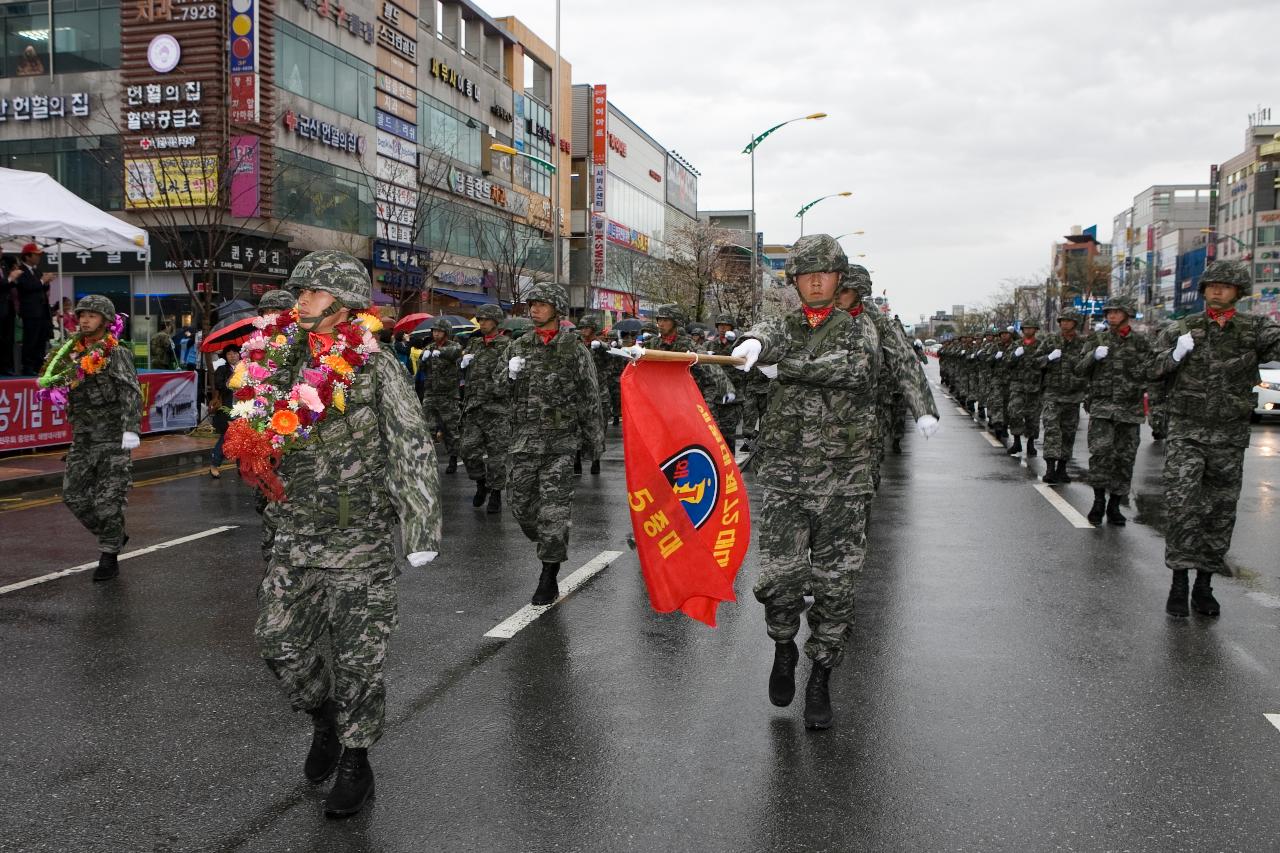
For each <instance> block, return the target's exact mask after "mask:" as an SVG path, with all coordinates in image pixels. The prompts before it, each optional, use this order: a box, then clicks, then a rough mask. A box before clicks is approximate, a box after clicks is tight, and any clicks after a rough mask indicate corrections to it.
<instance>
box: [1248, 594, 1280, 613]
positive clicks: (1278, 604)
mask: <svg viewBox="0 0 1280 853" xmlns="http://www.w3.org/2000/svg"><path fill="white" fill-rule="evenodd" d="M1245 597H1246V598H1251V599H1253V601H1254V602H1255V603H1257V604H1261V605H1262V606H1263V607H1269V608H1271V609H1272V610H1280V597H1277V596H1274V595H1272V594H1271V593H1269V592H1260V591H1257V590H1255V591H1253V592H1247V593H1245Z"/></svg>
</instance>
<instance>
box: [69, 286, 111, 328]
mask: <svg viewBox="0 0 1280 853" xmlns="http://www.w3.org/2000/svg"><path fill="white" fill-rule="evenodd" d="M81 311H93V312H94V313H96V314H101V315H102V316H103V317H105V318H106V320H107V322H108V323H113V322H115V319H116V306H115V305H113V304H112V303H111V300H110V299H108V298H107V297H105V296H103V295H101V294H99V293H90V294H89V295H88V296H82V297H80V301H79V302H77V303H76V310H75V313H76V316H77V317H78V316H80V312H81Z"/></svg>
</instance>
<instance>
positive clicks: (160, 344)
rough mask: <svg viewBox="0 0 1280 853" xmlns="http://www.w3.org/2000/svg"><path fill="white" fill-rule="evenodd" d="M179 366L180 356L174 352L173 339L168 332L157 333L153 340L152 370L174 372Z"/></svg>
mask: <svg viewBox="0 0 1280 853" xmlns="http://www.w3.org/2000/svg"><path fill="white" fill-rule="evenodd" d="M177 366H178V354H177V353H175V352H174V351H173V338H172V337H171V336H170V335H169V333H168V332H163V331H161V332H156V333H155V336H154V337H152V338H151V369H152V370H173V369H174V368H176V367H177Z"/></svg>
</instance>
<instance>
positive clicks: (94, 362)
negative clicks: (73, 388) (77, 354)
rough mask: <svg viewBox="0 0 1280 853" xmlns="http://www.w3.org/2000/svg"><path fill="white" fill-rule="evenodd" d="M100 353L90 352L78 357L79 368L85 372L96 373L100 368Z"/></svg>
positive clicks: (101, 360)
mask: <svg viewBox="0 0 1280 853" xmlns="http://www.w3.org/2000/svg"><path fill="white" fill-rule="evenodd" d="M102 362H103V359H102V353H98V352H91V353H89V354H88V355H86V356H85V357H83V358H81V359H80V369H81V370H83V371H84V372H85V373H97V372H98V371H99V370H101V369H102Z"/></svg>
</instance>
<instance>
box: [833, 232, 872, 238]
mask: <svg viewBox="0 0 1280 853" xmlns="http://www.w3.org/2000/svg"><path fill="white" fill-rule="evenodd" d="M866 233H867V232H865V231H848V232H845V233H844V234H837V235H836V239H837V240H839V239H841V238H842V237H861V236H863V235H864V234H866Z"/></svg>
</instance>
